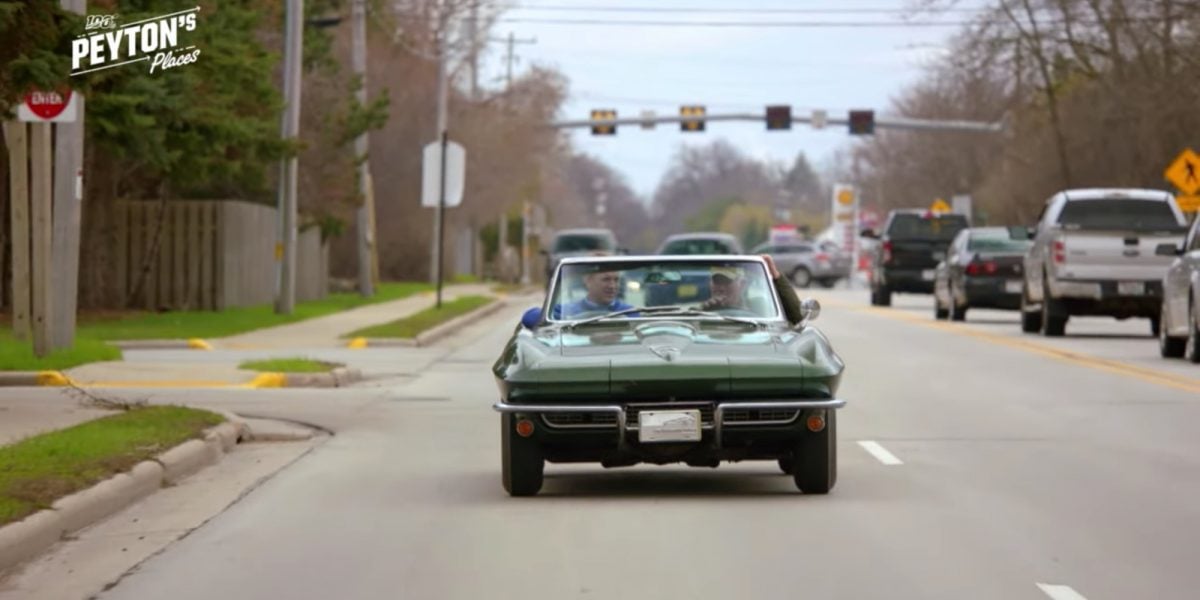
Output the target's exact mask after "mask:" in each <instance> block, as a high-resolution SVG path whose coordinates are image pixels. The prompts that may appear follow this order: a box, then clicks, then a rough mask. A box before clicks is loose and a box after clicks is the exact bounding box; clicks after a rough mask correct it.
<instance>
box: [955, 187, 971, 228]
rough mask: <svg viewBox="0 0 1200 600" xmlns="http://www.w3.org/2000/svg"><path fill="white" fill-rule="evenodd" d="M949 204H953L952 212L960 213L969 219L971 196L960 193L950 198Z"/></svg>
mask: <svg viewBox="0 0 1200 600" xmlns="http://www.w3.org/2000/svg"><path fill="white" fill-rule="evenodd" d="M950 204H951V206H953V207H954V208H953V211H952V212H954V214H957V215H962V216H964V217H966V218H967V220H968V221H969V220H970V219H971V196H969V195H967V194H960V195H958V196H955V197H953V198H951V199H950Z"/></svg>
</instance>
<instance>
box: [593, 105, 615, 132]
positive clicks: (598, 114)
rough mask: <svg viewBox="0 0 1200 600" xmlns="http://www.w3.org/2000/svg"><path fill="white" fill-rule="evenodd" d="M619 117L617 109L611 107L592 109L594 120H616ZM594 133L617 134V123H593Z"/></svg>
mask: <svg viewBox="0 0 1200 600" xmlns="http://www.w3.org/2000/svg"><path fill="white" fill-rule="evenodd" d="M616 119H617V111H615V110H612V109H609V108H601V109H597V110H593V111H592V120H593V121H615V120H616ZM592 135H617V124H616V123H613V124H593V125H592Z"/></svg>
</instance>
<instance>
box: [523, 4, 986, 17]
mask: <svg viewBox="0 0 1200 600" xmlns="http://www.w3.org/2000/svg"><path fill="white" fill-rule="evenodd" d="M513 10H519V11H537V12H604V13H656V14H744V15H822V14H828V15H851V14H898V15H909V14H915V13H917V12H919V11H915V10H910V9H905V8H894V7H891V8H884V7H875V8H868V7H854V8H747V7H737V8H712V7H663V6H599V5H592V6H586V5H585V6H577V5H564V4H521V5H517V6H515V7H513ZM937 12H939V13H946V14H949V13H960V14H979V13H981V12H983V9H970V8H947V9H942V10H939V11H937Z"/></svg>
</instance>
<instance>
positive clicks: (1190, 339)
mask: <svg viewBox="0 0 1200 600" xmlns="http://www.w3.org/2000/svg"><path fill="white" fill-rule="evenodd" d="M1183 357H1184V358H1185V359H1187V360H1188V361H1189V362H1193V363H1200V321H1198V320H1197V319H1196V306H1195V304H1194V303H1193V302H1189V303H1188V336H1187V341H1186V342H1184V351H1183Z"/></svg>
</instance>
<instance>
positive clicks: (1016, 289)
mask: <svg viewBox="0 0 1200 600" xmlns="http://www.w3.org/2000/svg"><path fill="white" fill-rule="evenodd" d="M1004 292H1005V293H1006V294H1020V293H1021V280H1020V279H1009V280H1008V281H1005V282H1004Z"/></svg>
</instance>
